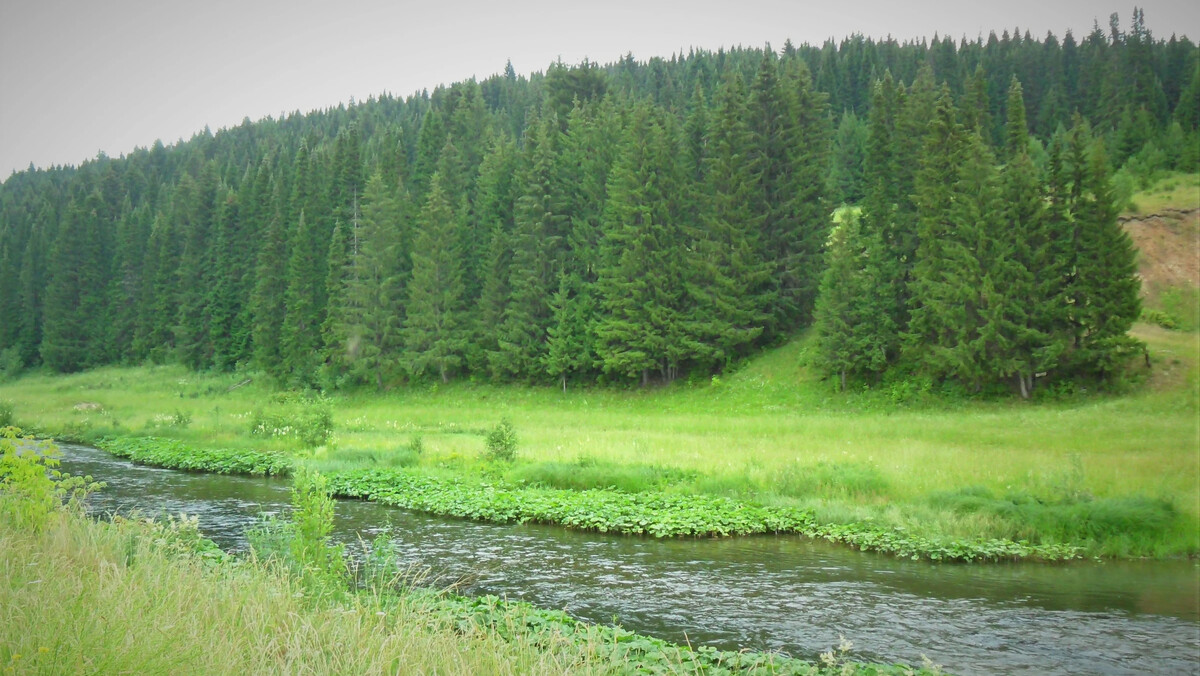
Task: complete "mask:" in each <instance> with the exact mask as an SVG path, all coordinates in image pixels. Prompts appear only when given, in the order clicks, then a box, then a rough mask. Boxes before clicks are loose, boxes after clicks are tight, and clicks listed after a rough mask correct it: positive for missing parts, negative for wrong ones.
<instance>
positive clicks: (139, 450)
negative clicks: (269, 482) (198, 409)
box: [96, 437, 294, 476]
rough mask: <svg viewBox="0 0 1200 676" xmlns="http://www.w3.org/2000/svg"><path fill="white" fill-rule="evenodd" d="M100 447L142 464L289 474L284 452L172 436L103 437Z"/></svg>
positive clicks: (276, 474)
mask: <svg viewBox="0 0 1200 676" xmlns="http://www.w3.org/2000/svg"><path fill="white" fill-rule="evenodd" d="M96 445H97V446H98V447H99V448H103V449H104V450H106V451H108V452H109V453H112V454H113V455H115V456H117V457H120V458H128V459H129V460H131V461H133V462H136V463H138V464H141V465H151V466H153V467H167V468H169V469H182V470H191V471H198V472H215V473H217V474H249V475H251V476H270V475H274V476H278V475H283V474H290V473H291V471H292V467H293V464H294V463H293V462H292V459H291V458H290V457H289V456H288V455H287V454H284V453H278V452H272V451H252V450H246V449H221V448H195V447H192V446H189V445H187V444H184V443H183V442H181V441H177V440H175V439H164V438H161V437H122V438H119V439H102V440H100V441H98V442H97V443H96Z"/></svg>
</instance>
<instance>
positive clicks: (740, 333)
mask: <svg viewBox="0 0 1200 676" xmlns="http://www.w3.org/2000/svg"><path fill="white" fill-rule="evenodd" d="M745 101H746V88H745V85H744V84H743V82H742V79H741V76H739V75H733V76H731V77H729V78H728V79H726V81H725V82H724V83H723V84H722V86H721V88H720V89H719V90H718V91H717V96H716V102H715V109H714V110H713V112H712V118H711V122H712V124H711V126H710V128H709V131H708V134H707V139H708V141H707V146H706V154H705V156H704V158H703V161H702V165H703V172H704V179H705V180H704V184H703V188H702V190H701V196H702V203H701V204H702V206H701V207H700V213H699V219H700V222H699V224H698V225H699V227H698V228H697V232H696V233H695V234H694V235H692V236H691V237H689V239H690V240H693V241H694V244H693V246H692V247H691V251H690V253H689V255H687V256H686V263H685V264H686V265H687V271H686V273H685V274H686V275H687V290H688V298H689V300H690V304H689V305H690V306H689V307H688V308H687V312H686V314H685V315H684V316H682V317H681V318H680V319H681V320H682V321H683V322H685V324H686V327H685V328H684V331H685V332H686V335H687V337H688V339H689V343H690V344H691V352H692V353H693V356H694V359H695V360H696V361H698V362H700V363H701V364H703V365H704V366H705V367H707V368H713V367H718V368H719V367H721V366H723V365H724V364H725V363H726V362H727V361H729V360H732V359H733V358H735V357H737V356H741V355H742V354H744V353H745V352H746V350H747V348H748V347H749V345H750V344H751V342H752V341H753V340H754V339H755V338H757V337H758V336H759V334H761V333H762V331H763V327H764V326H765V325H766V323H767V322H768V321H769V319H770V310H771V308H772V307H773V305H774V302H773V301H775V290H774V289H772V288H771V285H770V282H771V275H772V272H774V266H773V265H772V264H771V262H768V261H764V260H763V259H762V257H761V247H760V246H759V237H760V236H761V223H762V220H763V217H762V215H760V214H756V213H755V212H754V211H753V205H754V202H755V196H756V194H757V190H758V187H759V185H758V182H757V178H758V176H757V172H756V169H757V166H756V164H755V163H754V161H753V159H750V158H753V157H754V153H753V148H754V137H753V136H752V134H751V133H750V130H749V129H748V128H747V126H746V122H745V120H746V117H747V115H746V103H745Z"/></svg>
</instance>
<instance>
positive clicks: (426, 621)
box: [0, 518, 611, 674]
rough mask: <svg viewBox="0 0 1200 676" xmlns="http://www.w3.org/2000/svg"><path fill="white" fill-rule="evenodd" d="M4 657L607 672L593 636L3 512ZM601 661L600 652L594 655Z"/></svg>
mask: <svg viewBox="0 0 1200 676" xmlns="http://www.w3.org/2000/svg"><path fill="white" fill-rule="evenodd" d="M0 579H3V580H4V584H3V585H0V671H3V672H6V673H22V674H64V673H76V672H79V673H109V674H117V673H139V674H166V673H193V674H230V673H255V674H260V673H308V674H379V673H396V672H397V671H404V672H407V673H489V674H491V673H494V674H526V673H543V674H560V673H565V672H568V671H578V672H581V673H588V672H595V673H603V672H606V671H610V670H611V665H609V666H607V667H606V665H604V664H603V663H602V662H601V661H600V660H590V659H589V657H590V654H589V653H591V655H594V653H595V646H589V645H587V644H586V643H581V642H576V641H568V640H565V639H564V640H561V641H558V642H557V643H556V644H552V645H533V644H532V643H531V642H529V641H522V640H520V639H517V640H511V641H510V640H502V639H500V638H499V637H498V636H496V635H495V634H494V633H491V632H486V631H482V630H479V631H463V630H462V628H460V627H455V626H451V625H450V624H449V623H447V622H446V621H444V620H440V619H439V618H438V616H437V615H436V614H435V613H434V612H433V611H432V610H431V609H429V608H427V607H423V606H422V604H420V603H419V602H415V601H411V600H410V601H403V602H399V603H393V604H388V605H387V606H384V605H382V604H379V603H373V602H372V601H371V600H370V599H364V598H358V599H355V600H353V601H350V602H347V603H345V604H344V605H338V606H334V605H328V606H324V607H321V606H316V607H314V606H313V605H312V604H310V603H308V602H307V601H306V599H305V596H304V589H303V587H302V586H300V585H299V584H297V582H296V581H295V580H291V579H288V578H287V577H285V576H280V575H277V574H271V573H269V572H268V571H266V570H264V569H262V568H260V567H256V566H248V565H247V566H211V565H205V564H204V563H203V562H202V561H199V560H194V559H187V558H180V557H177V556H171V555H170V554H169V553H167V552H164V551H162V550H160V549H158V548H156V547H155V546H154V544H153V541H151V540H149V539H144V538H141V537H138V536H137V534H136V533H133V532H131V531H130V528H129V527H121V526H119V525H118V526H106V525H101V524H91V523H88V522H85V521H83V520H79V519H69V518H61V519H56V520H54V521H53V522H52V523H51V524H50V525H49V527H47V528H46V529H45V530H44V531H43V532H41V533H38V534H34V533H31V532H24V531H15V530H13V529H12V528H10V527H8V526H0ZM592 661H595V662H598V663H597V664H592V663H591V662H592Z"/></svg>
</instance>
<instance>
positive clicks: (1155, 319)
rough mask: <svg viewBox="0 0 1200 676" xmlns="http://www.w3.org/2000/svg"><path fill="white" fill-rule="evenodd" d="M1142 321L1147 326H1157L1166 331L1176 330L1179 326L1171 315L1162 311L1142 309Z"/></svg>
mask: <svg viewBox="0 0 1200 676" xmlns="http://www.w3.org/2000/svg"><path fill="white" fill-rule="evenodd" d="M1142 321H1144V322H1146V323H1147V324H1156V325H1158V326H1161V327H1162V328H1164V329H1175V328H1177V327H1178V326H1179V324H1178V322H1176V321H1175V318H1174V317H1172V316H1171V315H1169V314H1167V313H1165V312H1163V311H1162V310H1151V309H1149V308H1143V309H1142Z"/></svg>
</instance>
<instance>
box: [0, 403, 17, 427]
mask: <svg viewBox="0 0 1200 676" xmlns="http://www.w3.org/2000/svg"><path fill="white" fill-rule="evenodd" d="M15 424H16V422H15V421H14V416H13V405H12V402H11V401H0V427H8V426H10V425H15Z"/></svg>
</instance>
